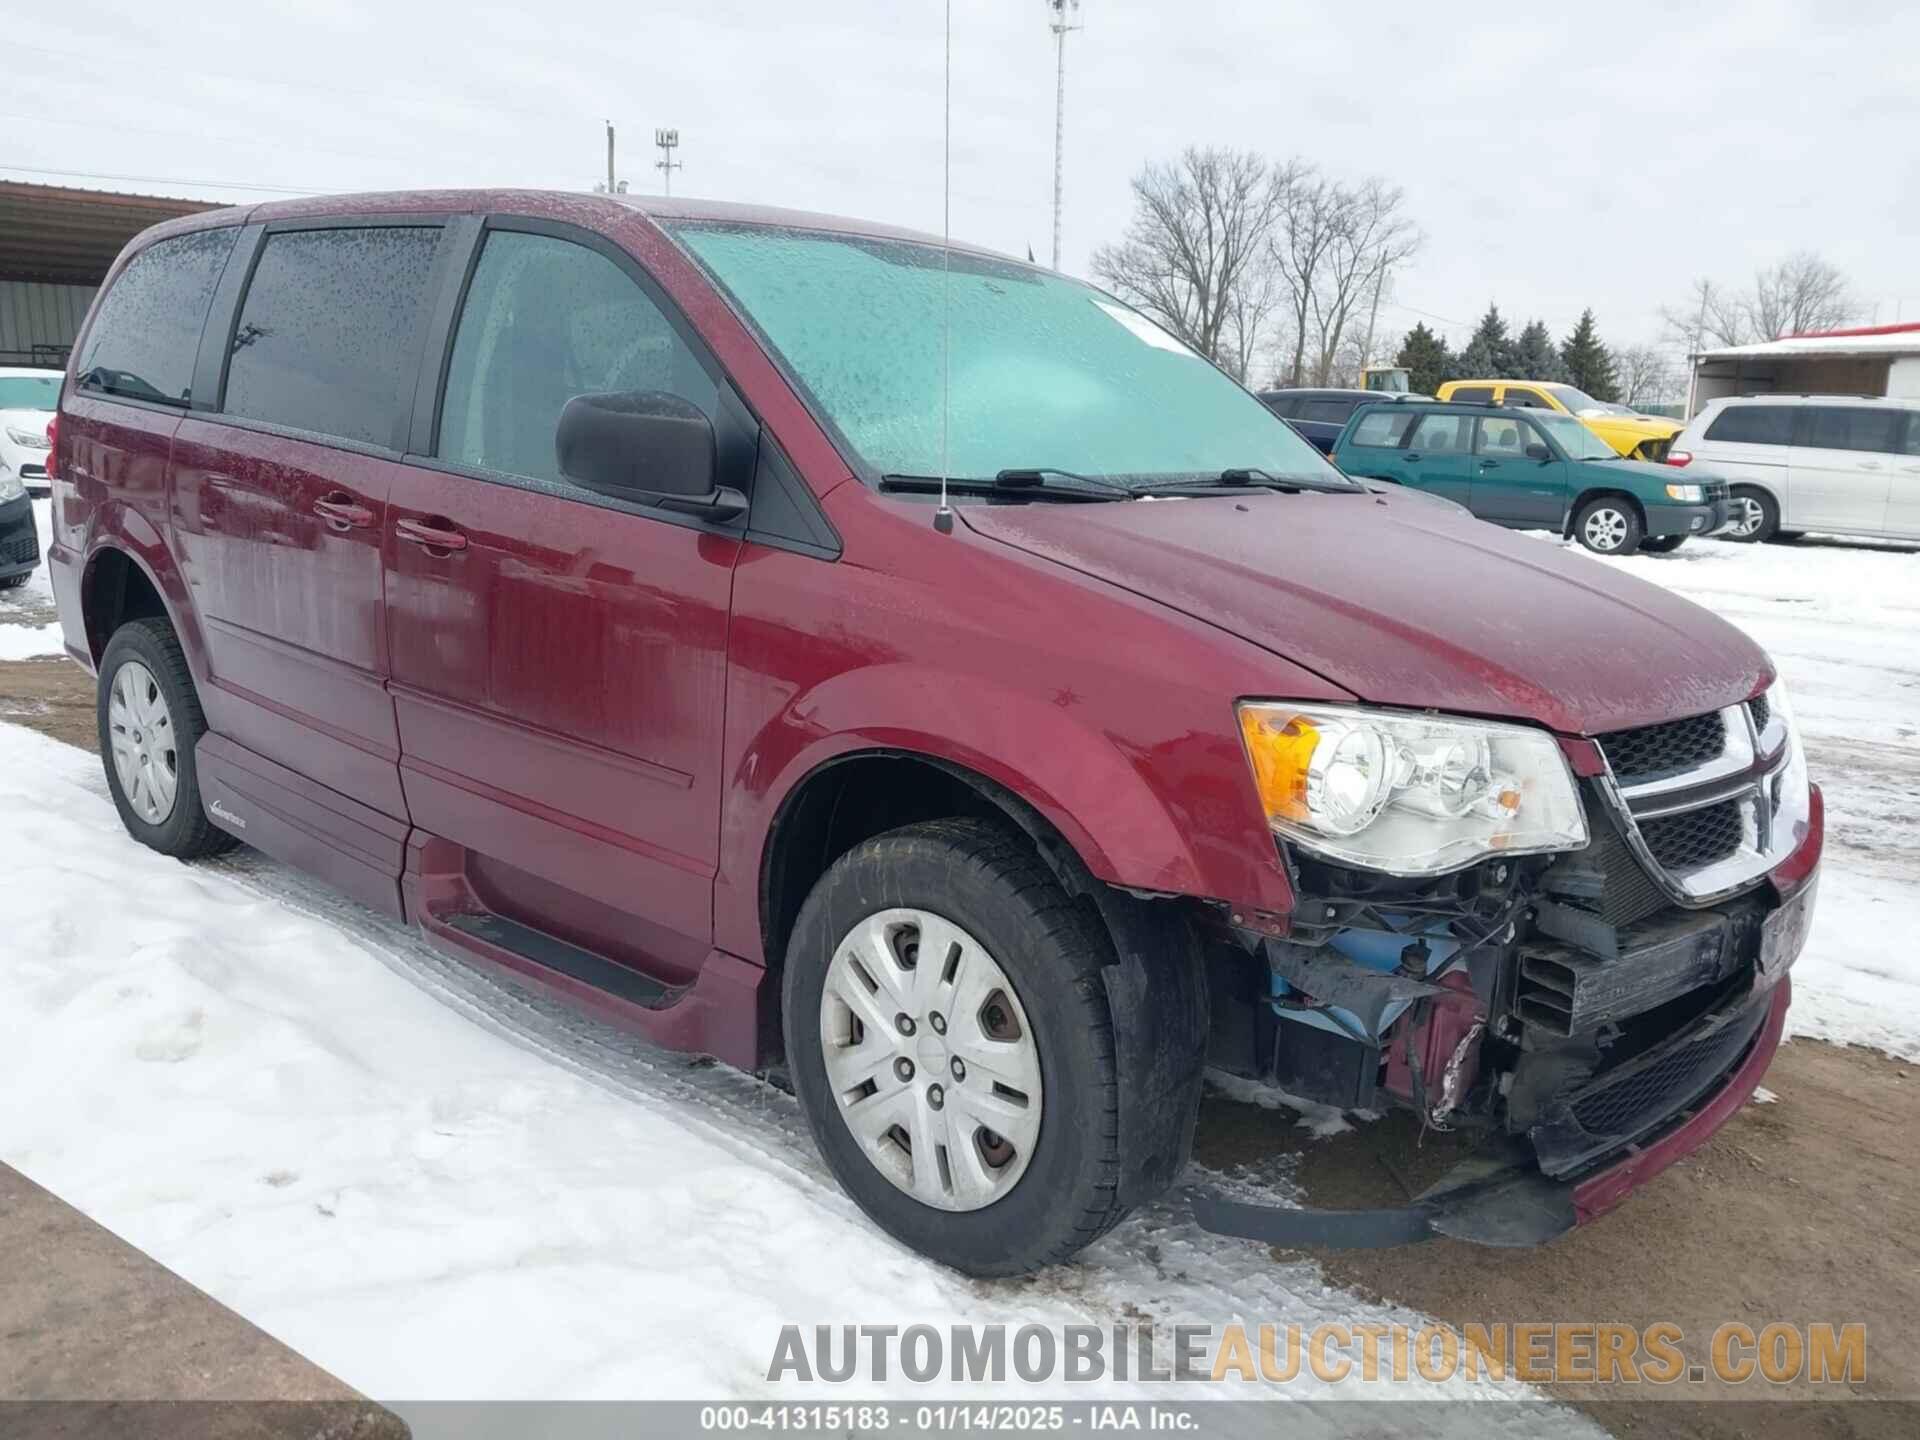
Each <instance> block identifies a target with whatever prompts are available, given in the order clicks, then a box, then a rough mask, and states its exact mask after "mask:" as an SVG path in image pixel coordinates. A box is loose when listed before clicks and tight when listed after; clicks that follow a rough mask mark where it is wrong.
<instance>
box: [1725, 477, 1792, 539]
mask: <svg viewBox="0 0 1920 1440" xmlns="http://www.w3.org/2000/svg"><path fill="white" fill-rule="evenodd" d="M1728 499H1729V501H1730V502H1731V504H1732V507H1733V523H1732V524H1731V525H1729V526H1728V527H1727V528H1726V529H1725V530H1724V531H1722V532H1721V538H1722V539H1726V540H1732V541H1734V542H1735V543H1736V544H1740V545H1756V544H1759V543H1760V542H1762V541H1765V540H1771V539H1772V538H1773V537H1774V535H1775V534H1776V533H1777V532H1778V531H1779V529H1780V506H1779V504H1778V503H1777V502H1776V501H1775V500H1774V498H1773V497H1772V496H1771V495H1769V494H1768V493H1767V492H1766V491H1764V490H1762V489H1760V488H1758V487H1757V486H1753V485H1736V486H1734V487H1733V493H1732V494H1731V495H1730V496H1729V497H1728Z"/></svg>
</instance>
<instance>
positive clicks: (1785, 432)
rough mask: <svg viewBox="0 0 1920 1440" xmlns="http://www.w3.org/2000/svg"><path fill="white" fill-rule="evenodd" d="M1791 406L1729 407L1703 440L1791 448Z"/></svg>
mask: <svg viewBox="0 0 1920 1440" xmlns="http://www.w3.org/2000/svg"><path fill="white" fill-rule="evenodd" d="M1795 413H1796V411H1795V410H1794V407H1793V406H1791V405H1729V406H1728V407H1727V408H1726V409H1725V410H1722V411H1721V412H1720V413H1719V415H1717V416H1716V417H1715V418H1714V422H1713V423H1712V424H1711V425H1709V426H1708V427H1707V435H1706V438H1707V439H1709V440H1724V441H1726V442H1728V443H1729V444H1734V445H1791V444H1792V443H1793V420H1794V415H1795Z"/></svg>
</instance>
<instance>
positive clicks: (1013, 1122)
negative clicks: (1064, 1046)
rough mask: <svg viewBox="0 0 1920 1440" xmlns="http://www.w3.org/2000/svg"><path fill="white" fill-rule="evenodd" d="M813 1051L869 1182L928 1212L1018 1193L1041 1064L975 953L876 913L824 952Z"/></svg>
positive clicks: (1029, 1033) (1034, 1136) (946, 936)
mask: <svg viewBox="0 0 1920 1440" xmlns="http://www.w3.org/2000/svg"><path fill="white" fill-rule="evenodd" d="M820 1047H821V1052H822V1055H823V1057H824V1060H825V1068H826V1073H827V1083H828V1084H829V1086H830V1087H831V1088H832V1091H833V1095H834V1098H835V1100H836V1102H837V1103H838V1105H839V1109H840V1115H841V1118H842V1119H843V1120H844V1121H845V1122H846V1125H847V1129H848V1131H849V1132H850V1133H851V1134H852V1136H853V1138H854V1139H855V1140H856V1141H857V1142H858V1143H859V1145H860V1148H861V1150H862V1152H863V1153H864V1154H865V1155H866V1157H867V1159H868V1160H869V1161H871V1162H872V1164H873V1166H874V1168H875V1169H877V1170H879V1171H880V1173H881V1174H882V1175H884V1176H886V1178H887V1179H888V1180H889V1181H891V1182H892V1183H893V1184H894V1186H896V1187H897V1188H898V1189H900V1190H903V1191H905V1192H906V1193H907V1194H909V1195H911V1196H913V1197H914V1198H915V1199H916V1200H919V1201H920V1202H922V1203H923V1204H926V1205H929V1206H932V1207H933V1208H934V1209H937V1210H979V1209H983V1208H984V1207H986V1206H988V1205H991V1204H992V1203H993V1202H994V1201H996V1200H998V1199H1000V1197H1001V1196H1003V1195H1005V1194H1006V1193H1007V1192H1008V1191H1009V1190H1011V1189H1012V1188H1013V1187H1014V1186H1015V1185H1016V1184H1018V1183H1019V1181H1020V1177H1021V1175H1023V1174H1024V1173H1025V1172H1026V1168H1027V1164H1028V1162H1029V1160H1030V1159H1031V1158H1032V1155H1033V1151H1034V1147H1035V1145H1036V1144H1037V1143H1038V1141H1039V1138H1040V1117H1041V1105H1042V1100H1043V1096H1042V1091H1041V1082H1040V1052H1039V1050H1038V1048H1037V1047H1036V1046H1035V1044H1034V1039H1033V1029H1032V1027H1031V1026H1030V1025H1029V1024H1028V1022H1027V1016H1026V1012H1025V1010H1023V1009H1022V1008H1021V1005H1020V998H1019V996H1018V995H1016V994H1015V993H1014V989H1013V982H1012V981H1010V980H1009V979H1008V978H1007V975H1006V972H1005V971H1003V970H1002V969H1001V968H1000V966H999V965H998V963H996V962H995V960H994V958H993V957H992V956H991V955H989V954H988V953H987V951H986V949H985V947H983V946H982V945H981V944H980V942H979V941H978V940H976V939H974V938H973V936H971V935H969V934H968V933H967V932H966V931H964V930H962V929H961V928H960V927H959V926H957V925H955V924H953V922H951V921H949V920H946V919H943V918H942V917H940V916H938V915H935V914H932V913H931V912H929V911H926V910H919V909H894V910H882V911H880V912H879V913H877V914H874V915H869V916H868V917H867V918H866V919H864V920H862V921H860V922H859V923H858V924H856V925H855V926H854V927H853V928H852V929H851V930H849V931H848V932H847V933H846V935H844V936H843V937H842V938H841V940H840V943H839V944H838V945H837V946H836V947H835V948H834V953H833V960H832V963H831V964H830V965H829V966H828V970H827V979H826V985H825V987H824V988H823V990H822V992H821V996H820Z"/></svg>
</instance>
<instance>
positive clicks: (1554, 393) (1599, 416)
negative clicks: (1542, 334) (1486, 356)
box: [1434, 380, 1682, 461]
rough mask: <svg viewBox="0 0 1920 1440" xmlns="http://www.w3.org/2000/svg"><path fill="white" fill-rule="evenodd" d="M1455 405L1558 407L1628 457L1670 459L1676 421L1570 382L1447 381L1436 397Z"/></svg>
mask: <svg viewBox="0 0 1920 1440" xmlns="http://www.w3.org/2000/svg"><path fill="white" fill-rule="evenodd" d="M1434 398H1435V399H1437V400H1450V401H1452V402H1453V403H1455V404H1457V405H1506V406H1509V407H1512V408H1515V409H1522V410H1555V411H1558V412H1559V413H1560V414H1562V415H1571V416H1573V417H1574V418H1575V419H1576V420H1578V421H1579V422H1580V423H1581V424H1582V425H1585V426H1586V427H1587V428H1588V429H1589V430H1591V431H1593V433H1594V434H1596V435H1598V436H1599V437H1600V438H1601V439H1602V440H1604V441H1606V442H1607V444H1609V445H1611V446H1612V447H1613V449H1614V452H1615V453H1616V454H1620V455H1624V456H1626V457H1627V458H1628V459H1629V460H1652V461H1660V460H1664V459H1666V458H1667V450H1668V449H1669V447H1671V446H1672V444H1673V437H1674V436H1676V435H1678V434H1679V433H1680V431H1681V428H1682V427H1681V425H1680V422H1679V421H1677V420H1662V419H1659V418H1658V417H1656V416H1652V415H1640V414H1637V413H1635V412H1634V411H1632V410H1629V409H1628V408H1627V407H1626V406H1624V405H1610V404H1608V403H1607V402H1606V401H1604V400H1596V399H1594V398H1593V397H1592V396H1591V395H1589V394H1587V392H1586V391H1584V390H1580V389H1577V388H1575V387H1574V386H1572V385H1557V384H1554V383H1552V382H1550V381H1546V380H1449V381H1447V383H1446V384H1444V385H1442V386H1441V387H1440V392H1439V394H1438V395H1436V396H1435V397H1434Z"/></svg>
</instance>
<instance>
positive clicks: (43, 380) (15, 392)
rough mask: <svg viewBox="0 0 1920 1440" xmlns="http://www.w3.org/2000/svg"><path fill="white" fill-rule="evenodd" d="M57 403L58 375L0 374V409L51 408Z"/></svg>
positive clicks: (58, 395) (58, 396) (58, 391)
mask: <svg viewBox="0 0 1920 1440" xmlns="http://www.w3.org/2000/svg"><path fill="white" fill-rule="evenodd" d="M59 403H60V377H59V376H58V375H0V410H51V409H53V408H54V406H56V405H57V404H59Z"/></svg>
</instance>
